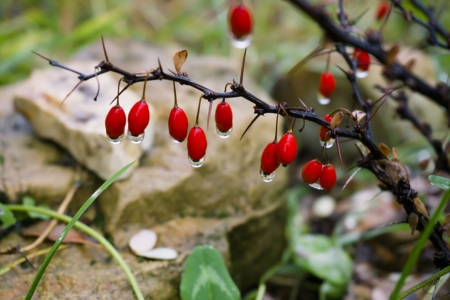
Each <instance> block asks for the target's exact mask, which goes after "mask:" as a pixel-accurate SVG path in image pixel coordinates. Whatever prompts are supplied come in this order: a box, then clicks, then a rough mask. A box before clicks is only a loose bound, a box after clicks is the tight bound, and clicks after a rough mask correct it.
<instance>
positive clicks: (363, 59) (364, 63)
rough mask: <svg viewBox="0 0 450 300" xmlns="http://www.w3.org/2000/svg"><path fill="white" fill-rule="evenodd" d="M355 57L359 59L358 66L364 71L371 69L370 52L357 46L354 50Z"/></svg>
mask: <svg viewBox="0 0 450 300" xmlns="http://www.w3.org/2000/svg"><path fill="white" fill-rule="evenodd" d="M353 57H354V58H355V59H356V61H357V68H358V69H360V70H362V71H367V70H369V66H370V56H369V53H367V52H366V51H363V50H361V49H358V48H355V51H354V52H353Z"/></svg>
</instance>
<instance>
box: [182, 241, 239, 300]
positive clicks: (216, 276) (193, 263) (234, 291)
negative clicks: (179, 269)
mask: <svg viewBox="0 0 450 300" xmlns="http://www.w3.org/2000/svg"><path fill="white" fill-rule="evenodd" d="M180 290H181V299H183V300H196V299H201V300H221V299H223V300H233V299H236V300H238V299H240V293H239V289H238V288H237V286H236V284H235V283H234V282H233V280H232V279H231V277H230V274H229V273H228V270H227V267H226V265H225V262H224V260H223V258H222V255H221V254H220V252H219V251H217V250H216V249H214V248H213V247H211V246H197V247H195V248H194V250H193V251H192V252H191V254H189V256H188V258H187V260H186V264H185V267H184V271H183V277H182V280H181V286H180Z"/></svg>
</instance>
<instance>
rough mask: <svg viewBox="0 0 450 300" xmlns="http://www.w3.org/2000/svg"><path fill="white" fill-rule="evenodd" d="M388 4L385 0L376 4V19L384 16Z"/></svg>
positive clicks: (379, 19) (378, 19)
mask: <svg viewBox="0 0 450 300" xmlns="http://www.w3.org/2000/svg"><path fill="white" fill-rule="evenodd" d="M388 7H389V4H388V3H387V1H383V2H381V3H380V4H379V5H378V9H377V15H376V18H377V21H381V20H382V19H383V18H384V16H385V15H386V12H387V10H388Z"/></svg>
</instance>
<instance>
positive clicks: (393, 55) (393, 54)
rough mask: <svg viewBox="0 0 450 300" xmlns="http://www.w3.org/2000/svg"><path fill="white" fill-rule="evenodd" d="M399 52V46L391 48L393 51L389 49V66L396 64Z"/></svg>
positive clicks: (387, 62) (387, 63)
mask: <svg viewBox="0 0 450 300" xmlns="http://www.w3.org/2000/svg"><path fill="white" fill-rule="evenodd" d="M399 51H400V46H399V45H394V46H392V47H391V49H389V51H388V54H387V61H386V65H387V66H390V65H392V64H393V63H394V62H395V58H396V57H397V54H398V52H399Z"/></svg>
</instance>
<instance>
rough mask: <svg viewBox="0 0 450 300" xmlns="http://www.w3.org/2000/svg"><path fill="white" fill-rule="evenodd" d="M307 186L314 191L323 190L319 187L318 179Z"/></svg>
mask: <svg viewBox="0 0 450 300" xmlns="http://www.w3.org/2000/svg"><path fill="white" fill-rule="evenodd" d="M309 186H310V187H312V188H314V189H316V190H323V187H322V186H321V185H320V179H319V180H317V181H316V182H314V183H310V184H309Z"/></svg>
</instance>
